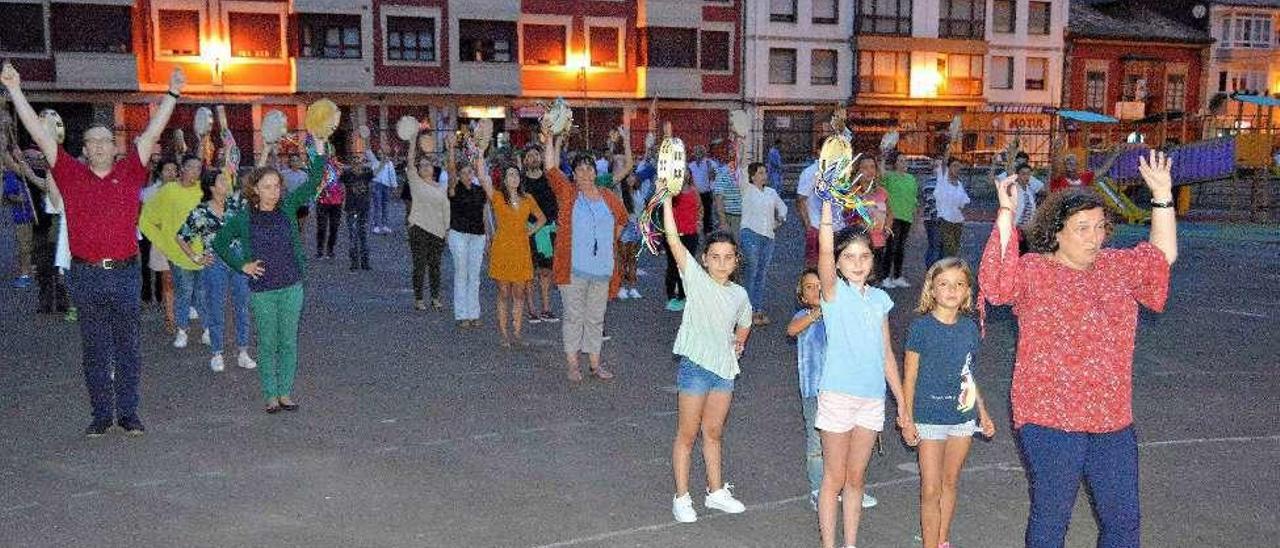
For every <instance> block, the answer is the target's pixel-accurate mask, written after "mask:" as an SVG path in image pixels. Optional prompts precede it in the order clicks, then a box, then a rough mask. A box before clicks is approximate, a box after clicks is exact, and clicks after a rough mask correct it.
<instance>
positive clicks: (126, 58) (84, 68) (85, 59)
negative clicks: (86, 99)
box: [54, 51, 138, 90]
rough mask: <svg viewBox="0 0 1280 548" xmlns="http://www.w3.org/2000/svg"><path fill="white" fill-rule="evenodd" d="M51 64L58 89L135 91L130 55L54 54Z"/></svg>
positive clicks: (135, 74) (135, 75)
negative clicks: (52, 64)
mask: <svg viewBox="0 0 1280 548" xmlns="http://www.w3.org/2000/svg"><path fill="white" fill-rule="evenodd" d="M54 59H55V62H54V65H55V68H56V71H57V74H56V77H57V82H58V84H57V85H58V87H59V88H62V89H95V90H97V89H101V90H136V89H138V59H137V57H135V56H134V54H132V53H77V52H65V51H63V52H56V53H55V54H54Z"/></svg>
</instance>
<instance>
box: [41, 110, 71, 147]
mask: <svg viewBox="0 0 1280 548" xmlns="http://www.w3.org/2000/svg"><path fill="white" fill-rule="evenodd" d="M40 121H41V122H43V123H44V129H45V131H47V132H49V135H52V136H53V138H54V140H56V141H57V142H58V144H62V142H63V141H66V140H67V128H66V126H64V125H62V116H61V115H59V114H58V111H56V110H53V109H51V108H46V109H44V110H42V111H40Z"/></svg>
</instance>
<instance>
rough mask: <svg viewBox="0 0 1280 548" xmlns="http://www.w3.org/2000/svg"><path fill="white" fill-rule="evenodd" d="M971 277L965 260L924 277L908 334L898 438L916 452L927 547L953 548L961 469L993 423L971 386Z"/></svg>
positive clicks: (974, 342)
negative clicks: (971, 448)
mask: <svg viewBox="0 0 1280 548" xmlns="http://www.w3.org/2000/svg"><path fill="white" fill-rule="evenodd" d="M972 279H973V272H972V271H971V270H970V269H969V265H968V264H966V263H965V262H964V260H962V259H957V258H954V257H951V258H946V259H942V260H940V261H938V262H937V263H935V264H934V265H933V266H932V267H930V268H929V272H928V273H927V274H925V281H924V286H923V287H922V288H921V290H920V304H919V306H917V307H916V312H919V313H920V314H922V316H921V317H919V318H917V319H916V320H915V321H913V322H912V323H911V328H910V330H909V331H908V333H907V347H906V352H905V355H906V356H905V360H904V369H905V375H904V378H903V382H902V388H903V393H904V394H903V396H904V397H903V400H904V401H903V403H904V404H905V406H906V411H905V413H906V424H905V426H904V427H903V429H902V437H903V439H904V440H905V441H906V442H907V444H908V445H912V446H918V447H919V459H920V526H921V531H922V535H923V537H924V546H926V547H929V548H933V547H935V546H936V547H938V548H950V546H951V543H950V542H948V541H947V536H948V533H949V531H950V529H951V518H952V516H953V515H954V514H955V507H956V489H955V486H956V485H957V483H958V482H959V478H960V469H961V468H962V467H963V466H964V460H965V457H967V456H968V454H969V445H970V443H971V442H972V441H973V434H974V433H975V432H978V431H981V432H982V434H983V435H984V436H987V437H988V438H989V437H991V436H994V435H995V433H996V427H995V423H994V422H992V420H991V416H990V415H988V414H987V407H986V405H985V404H984V403H983V401H982V397H981V396H980V395H979V393H978V387H977V385H976V384H975V383H974V381H973V367H974V363H975V360H976V357H977V353H978V342H979V335H978V326H977V324H975V323H974V321H973V320H972V319H970V318H969V317H967V316H965V315H964V314H963V313H969V312H972V311H973V290H972V285H973V284H972V282H971V280H972Z"/></svg>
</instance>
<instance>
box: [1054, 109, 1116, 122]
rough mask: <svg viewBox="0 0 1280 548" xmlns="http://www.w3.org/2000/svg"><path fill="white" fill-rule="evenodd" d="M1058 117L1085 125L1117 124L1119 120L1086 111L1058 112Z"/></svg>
mask: <svg viewBox="0 0 1280 548" xmlns="http://www.w3.org/2000/svg"><path fill="white" fill-rule="evenodd" d="M1058 116H1061V117H1063V118H1066V119H1068V120H1075V121H1077V122H1084V123H1086V124H1114V123H1116V122H1119V120H1117V119H1115V118H1112V117H1110V116H1107V115H1105V114H1098V113H1096V112H1089V111H1087V110H1059V111H1058Z"/></svg>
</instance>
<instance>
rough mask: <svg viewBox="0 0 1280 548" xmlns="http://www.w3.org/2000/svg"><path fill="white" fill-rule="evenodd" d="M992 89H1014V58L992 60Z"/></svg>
mask: <svg viewBox="0 0 1280 548" xmlns="http://www.w3.org/2000/svg"><path fill="white" fill-rule="evenodd" d="M991 89H1013V57H1001V56H994V57H992V58H991Z"/></svg>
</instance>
